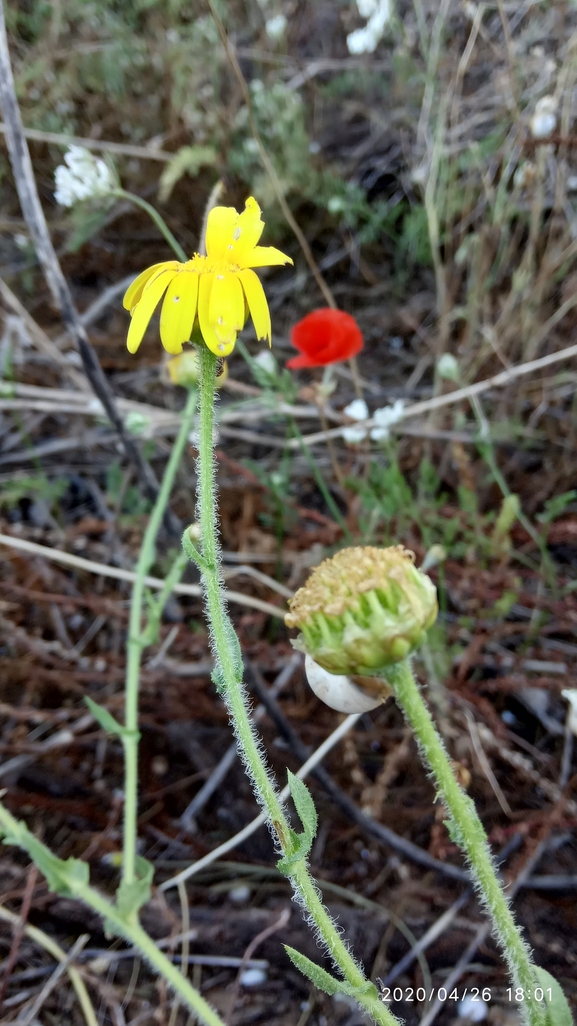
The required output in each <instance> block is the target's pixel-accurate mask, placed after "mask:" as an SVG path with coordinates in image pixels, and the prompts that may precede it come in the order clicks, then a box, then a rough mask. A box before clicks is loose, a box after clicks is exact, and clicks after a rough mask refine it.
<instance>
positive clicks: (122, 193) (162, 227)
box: [111, 189, 189, 263]
mask: <svg viewBox="0 0 577 1026" xmlns="http://www.w3.org/2000/svg"><path fill="white" fill-rule="evenodd" d="M111 195H112V196H118V198H119V199H126V200H130V202H131V203H134V205H135V207H140V209H141V210H145V211H146V213H147V214H148V215H149V217H151V218H152V220H153V221H154V223H155V225H156V227H157V228H158V230H159V231H160V232H161V233H162V234H163V235H164V238H165V239H166V241H167V242H168V245H169V246H170V248H171V249H172V250H173V252H174V253H176V255H177V257H178V259H179V260H182V262H183V263H186V261H187V260H188V259H189V258H188V257H187V255H186V253H185V252H184V250H183V248H182V246H181V245H180V243H179V242H178V240H177V239H175V237H174V235H173V234H172V232H171V230H170V228H169V227H168V225H167V223H166V221H165V220H164V218H163V217H161V216H160V214H159V213H158V210H155V209H154V207H152V206H151V205H150V203H147V202H146V200H145V199H142V197H141V196H136V195H135V193H133V192H127V191H126V189H113V190H112V192H111Z"/></svg>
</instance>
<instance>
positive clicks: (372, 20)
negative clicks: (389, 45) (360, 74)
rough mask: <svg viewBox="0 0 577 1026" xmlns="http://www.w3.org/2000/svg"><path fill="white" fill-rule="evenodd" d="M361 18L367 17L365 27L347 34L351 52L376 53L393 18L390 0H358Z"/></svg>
mask: <svg viewBox="0 0 577 1026" xmlns="http://www.w3.org/2000/svg"><path fill="white" fill-rule="evenodd" d="M357 7H358V9H359V14H360V16H361V18H367V19H368V21H367V24H366V25H365V27H364V28H361V29H355V31H354V32H350V33H349V35H348V36H347V46H348V48H349V53H354V54H357V53H374V52H375V50H376V49H377V46H378V44H379V43H380V41H381V39H382V38H383V34H384V31H385V28H386V26H387V25H388V23H389V21H390V19H391V2H390V0H357Z"/></svg>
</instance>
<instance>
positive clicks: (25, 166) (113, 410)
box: [0, 3, 180, 531]
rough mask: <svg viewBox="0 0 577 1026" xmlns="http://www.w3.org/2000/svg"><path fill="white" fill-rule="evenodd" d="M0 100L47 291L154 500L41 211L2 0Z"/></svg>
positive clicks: (153, 486)
mask: <svg viewBox="0 0 577 1026" xmlns="http://www.w3.org/2000/svg"><path fill="white" fill-rule="evenodd" d="M0 104H1V106H2V111H3V114H4V126H5V133H6V142H7V144H8V152H9V154H10V161H11V164H12V169H13V172H14V181H15V184H16V188H17V190H18V196H19V198H20V205H21V207H22V213H23V215H24V219H25V221H26V224H27V225H28V229H29V231H30V235H31V237H32V241H33V242H34V246H35V249H36V253H37V255H38V259H39V261H40V264H41V266H42V269H43V271H44V276H45V278H46V281H47V283H48V286H49V288H50V292H51V293H52V296H53V299H54V302H55V303H56V305H57V306H58V307H59V308H60V310H61V312H62V317H63V319H64V322H65V324H66V327H67V329H68V331H69V332H70V335H71V337H72V338H73V339H74V340H75V342H76V344H77V346H78V351H79V353H80V356H81V358H82V363H83V366H84V370H85V372H86V376H87V377H88V380H89V381H90V384H91V385H92V388H93V389H94V392H95V394H96V395H97V396H98V398H99V399H100V401H101V403H102V405H103V406H104V409H105V411H106V414H107V416H108V418H109V420H110V421H111V422H112V424H113V425H114V427H115V428H116V430H117V431H118V434H119V436H120V438H121V440H122V444H123V446H124V449H125V452H126V455H127V456H128V458H129V459H130V461H131V463H132V464H133V465H134V467H135V468H136V470H137V473H138V478H139V480H140V482H141V485H142V487H143V488H144V490H145V492H146V494H147V495H148V496H149V497H150V498H156V496H157V494H158V482H157V480H156V477H155V475H154V473H153V471H152V469H151V467H150V466H149V465H148V463H147V462H146V461H145V460H144V459H143V456H142V453H141V451H140V449H139V448H138V446H137V445H136V444H135V442H134V441H133V440H132V439H131V438H130V436H129V435H127V434H126V431H125V429H124V423H123V420H122V417H121V416H120V414H119V412H118V409H117V406H116V401H115V398H114V393H113V392H112V389H111V388H110V385H109V384H108V381H107V379H106V376H105V374H104V372H103V370H102V367H101V366H100V364H99V362H98V358H97V356H96V353H95V352H94V349H93V348H92V346H91V344H90V342H89V340H88V335H87V334H86V331H85V329H84V327H83V325H82V323H81V320H80V317H79V315H78V311H77V309H76V307H75V306H74V302H73V300H72V295H71V293H70V289H69V288H68V283H67V281H66V279H65V277H64V274H63V273H62V268H61V267H60V264H59V262H58V257H57V256H56V253H55V250H54V247H53V245H52V240H51V238H50V233H49V231H48V226H47V224H46V218H45V217H44V211H43V209H42V205H41V203H40V198H39V196H38V190H37V188H36V180H35V178H34V171H33V169H32V161H31V160H30V153H29V152H28V145H27V143H26V138H25V135H24V128H23V125H22V118H21V116H20V109H19V107H18V100H17V99H16V91H15V87H14V77H13V75H12V65H11V62H10V51H9V49H8V38H7V35H6V22H5V19H4V5H3V3H0ZM170 519H171V526H172V529H173V530H176V529H177V526H178V531H180V524H178V525H177V523H176V518H174V517H171V518H170Z"/></svg>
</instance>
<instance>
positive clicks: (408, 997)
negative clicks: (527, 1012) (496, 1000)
mask: <svg viewBox="0 0 577 1026" xmlns="http://www.w3.org/2000/svg"><path fill="white" fill-rule="evenodd" d="M380 991H381V999H382V1000H383V1001H384V1002H385V1003H386V1004H389V1003H390V1002H391V1001H395V1002H397V1001H417V1002H419V1004H421V1003H422V1002H424V1001H428V1002H429V1004H430V1002H431V1001H433V1000H438V1001H442V1002H443V1003H444V1002H445V1001H463V1000H464V998H466V997H469V1000H472V1001H484V1002H485V1003H487V1002H489V1001H491V998H492V994H491V990H490V988H489V987H483V988H482V989H481V987H471V988H470V989H469V988H467V987H465V988H464V989H463V990H462V991H460V990H458V988H457V987H455V988H454V990H452V991H451V993H449V992H448V991H447V990H446V988H445V987H434V988H433V989H432V990H431V991H430V993H429V994H427V991H426V990H425V988H424V987H417V988H416V989H415V988H414V987H383V986H382V985H381V986H380ZM511 992H512V991H511V988H509V996H510V995H511ZM510 1000H513V999H512V998H511V997H510ZM518 1000H519V1001H521V1000H523V999H522V998H519V999H518ZM539 1000H540V1001H542V1000H543V998H542V997H541V998H539Z"/></svg>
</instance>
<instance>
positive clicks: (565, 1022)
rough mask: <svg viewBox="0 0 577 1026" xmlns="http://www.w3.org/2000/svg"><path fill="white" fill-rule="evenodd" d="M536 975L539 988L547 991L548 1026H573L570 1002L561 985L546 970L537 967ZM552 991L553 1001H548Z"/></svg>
mask: <svg viewBox="0 0 577 1026" xmlns="http://www.w3.org/2000/svg"><path fill="white" fill-rule="evenodd" d="M535 975H536V976H537V980H538V981H539V986H540V987H542V988H543V990H544V991H545V998H544V1000H545V1008H546V1009H547V1026H573V1015H572V1013H571V1009H570V1008H569V1002H568V1001H567V998H566V997H565V994H564V993H563V990H562V988H561V984H559V983H557V980H556V979H555V977H554V976H551V973H548V972H547V970H546V969H541V968H540V966H537V967H536V969H535ZM549 989H550V990H551V1000H550V1001H548V1000H547V991H548V990H549Z"/></svg>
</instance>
